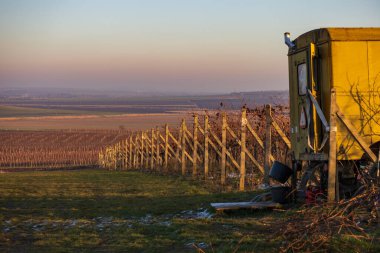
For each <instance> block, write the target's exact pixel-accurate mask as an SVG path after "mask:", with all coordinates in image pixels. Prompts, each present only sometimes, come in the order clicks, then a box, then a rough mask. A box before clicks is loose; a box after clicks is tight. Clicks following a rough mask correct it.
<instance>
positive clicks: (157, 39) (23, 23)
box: [0, 0, 380, 92]
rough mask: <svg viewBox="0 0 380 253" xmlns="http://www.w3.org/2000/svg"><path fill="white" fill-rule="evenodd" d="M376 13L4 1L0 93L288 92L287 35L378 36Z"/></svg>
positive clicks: (199, 1)
mask: <svg viewBox="0 0 380 253" xmlns="http://www.w3.org/2000/svg"><path fill="white" fill-rule="evenodd" d="M379 13H380V1H379V0H377V1H370V0H367V1H366V0H361V1H353V0H351V1H343V0H341V1H338V0H335V1H334V0H330V1H293V0H288V1H279V0H278V1H273V0H266V1H264V0H258V1H254V0H251V1H248V0H218V1H217V0H214V1H212V0H188V1H184V0H182V1H181V0H176V1H174V0H136V1H128V0H125V1H121V0H119V1H117V0H102V1H101V0H82V1H80V0H76V1H74V0H66V1H64V0H59V1H58V0H44V1H42V0H35V1H26V0H24V1H22V0H0V34H1V39H0V55H2V57H1V58H0V75H1V76H0V85H1V86H21V87H28V86H51V87H62V86H65V87H80V88H91V87H94V88H104V87H107V88H112V89H124V90H134V91H166V90H171V91H175V92H189V91H194V92H202V91H205V92H210V91H217V92H221V91H222V92H230V91H250V90H273V89H287V85H288V77H287V57H286V53H287V48H286V46H285V45H284V43H283V33H284V32H286V31H287V32H290V33H291V34H292V38H295V37H296V36H298V35H300V34H302V33H304V32H306V31H308V30H311V29H316V28H320V27H335V26H338V27H340V26H343V27H366V26H371V27H379V26H380V14H379Z"/></svg>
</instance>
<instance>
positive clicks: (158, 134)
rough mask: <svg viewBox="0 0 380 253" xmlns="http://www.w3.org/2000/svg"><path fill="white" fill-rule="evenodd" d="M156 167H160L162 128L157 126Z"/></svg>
mask: <svg viewBox="0 0 380 253" xmlns="http://www.w3.org/2000/svg"><path fill="white" fill-rule="evenodd" d="M156 167H157V168H156V169H157V170H159V168H160V130H159V128H158V127H156Z"/></svg>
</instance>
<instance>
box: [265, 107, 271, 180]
mask: <svg viewBox="0 0 380 253" xmlns="http://www.w3.org/2000/svg"><path fill="white" fill-rule="evenodd" d="M265 118H266V127H265V150H264V184H269V170H270V166H271V162H270V157H271V146H272V133H271V129H272V107H271V105H265Z"/></svg>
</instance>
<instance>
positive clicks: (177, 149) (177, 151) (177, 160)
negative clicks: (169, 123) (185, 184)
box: [175, 127, 182, 172]
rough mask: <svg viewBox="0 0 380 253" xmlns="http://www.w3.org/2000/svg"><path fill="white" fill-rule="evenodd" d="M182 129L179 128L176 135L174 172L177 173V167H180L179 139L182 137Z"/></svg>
mask: <svg viewBox="0 0 380 253" xmlns="http://www.w3.org/2000/svg"><path fill="white" fill-rule="evenodd" d="M181 131H182V129H181V127H180V128H179V133H178V139H177V140H178V142H177V143H176V150H175V170H176V172H179V165H180V161H179V160H180V159H179V153H180V150H181V137H182V132H181Z"/></svg>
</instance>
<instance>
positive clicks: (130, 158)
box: [128, 134, 133, 169]
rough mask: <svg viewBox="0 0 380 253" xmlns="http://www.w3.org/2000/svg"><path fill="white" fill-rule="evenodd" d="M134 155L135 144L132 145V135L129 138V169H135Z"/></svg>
mask: <svg viewBox="0 0 380 253" xmlns="http://www.w3.org/2000/svg"><path fill="white" fill-rule="evenodd" d="M132 155H133V143H132V134H131V135H130V136H129V157H128V164H129V168H130V169H132V168H133V164H132Z"/></svg>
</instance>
